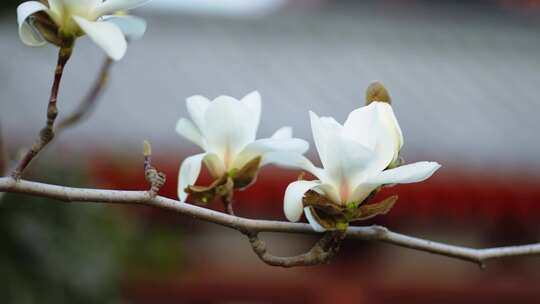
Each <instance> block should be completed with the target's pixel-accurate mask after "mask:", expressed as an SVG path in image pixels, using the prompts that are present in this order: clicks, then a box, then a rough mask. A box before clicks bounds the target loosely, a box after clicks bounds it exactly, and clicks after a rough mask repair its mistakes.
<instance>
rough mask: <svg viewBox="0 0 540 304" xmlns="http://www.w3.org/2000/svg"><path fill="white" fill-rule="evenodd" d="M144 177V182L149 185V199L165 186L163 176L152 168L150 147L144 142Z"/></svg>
mask: <svg viewBox="0 0 540 304" xmlns="http://www.w3.org/2000/svg"><path fill="white" fill-rule="evenodd" d="M143 155H144V176H145V178H146V181H147V182H148V183H149V184H150V190H148V192H149V194H150V196H151V197H156V195H157V194H158V192H159V190H160V189H161V187H163V185H165V181H166V177H165V174H164V173H162V172H159V171H158V170H157V169H156V168H154V167H153V166H152V146H151V145H150V143H149V142H148V141H146V140H145V141H144V149H143Z"/></svg>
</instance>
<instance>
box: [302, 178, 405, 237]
mask: <svg viewBox="0 0 540 304" xmlns="http://www.w3.org/2000/svg"><path fill="white" fill-rule="evenodd" d="M378 191H379V188H378V189H376V190H374V191H373V192H372V194H370V195H369V196H368V197H367V198H366V199H364V200H363V201H362V202H359V203H351V204H348V205H341V204H337V203H335V202H333V201H332V200H330V199H329V198H327V197H326V196H325V195H323V194H320V193H318V192H316V191H308V192H307V193H306V194H305V195H304V198H303V203H304V207H309V208H310V210H311V214H312V215H313V216H314V217H315V219H316V220H317V222H318V223H319V224H320V225H321V226H322V227H324V228H325V229H328V230H346V229H347V226H348V225H349V223H350V222H355V221H361V220H367V219H370V218H372V217H375V216H377V215H381V214H386V213H388V212H389V211H390V210H391V209H392V208H393V207H394V204H395V203H396V202H397V200H398V196H397V195H394V196H391V197H388V198H386V199H384V200H382V201H380V202H378V203H371V204H370V203H369V201H370V200H371V199H372V198H373V197H374V196H375V194H376V193H377V192H378Z"/></svg>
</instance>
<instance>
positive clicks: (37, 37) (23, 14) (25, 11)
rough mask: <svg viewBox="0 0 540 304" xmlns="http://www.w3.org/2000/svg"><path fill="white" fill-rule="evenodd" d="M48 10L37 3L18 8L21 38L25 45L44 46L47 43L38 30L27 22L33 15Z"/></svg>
mask: <svg viewBox="0 0 540 304" xmlns="http://www.w3.org/2000/svg"><path fill="white" fill-rule="evenodd" d="M47 10H48V8H47V7H46V6H45V5H43V4H42V3H40V2H37V1H28V2H24V3H22V4H21V5H19V6H18V7H17V23H18V24H19V37H20V38H21V41H22V42H23V43H24V44H26V45H28V46H43V45H45V44H46V43H47V42H46V41H45V39H43V37H42V36H41V34H40V33H39V32H38V30H37V29H36V28H34V27H33V26H32V25H30V23H28V22H26V21H27V19H28V17H30V16H31V15H33V14H35V13H37V12H40V11H47Z"/></svg>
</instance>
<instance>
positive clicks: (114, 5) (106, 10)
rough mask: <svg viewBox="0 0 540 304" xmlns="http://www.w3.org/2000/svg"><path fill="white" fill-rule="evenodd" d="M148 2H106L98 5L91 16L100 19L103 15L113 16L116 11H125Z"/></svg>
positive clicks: (139, 0)
mask: <svg viewBox="0 0 540 304" xmlns="http://www.w3.org/2000/svg"><path fill="white" fill-rule="evenodd" d="M149 1H150V0H107V1H105V2H103V3H102V4H100V5H98V6H97V7H96V8H95V9H94V11H93V12H92V15H93V16H94V17H100V16H103V15H110V14H114V13H116V12H117V11H125V10H129V9H133V8H136V7H138V6H141V5H144V4H145V3H147V2H149Z"/></svg>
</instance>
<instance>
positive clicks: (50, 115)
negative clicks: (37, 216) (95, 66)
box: [11, 45, 72, 179]
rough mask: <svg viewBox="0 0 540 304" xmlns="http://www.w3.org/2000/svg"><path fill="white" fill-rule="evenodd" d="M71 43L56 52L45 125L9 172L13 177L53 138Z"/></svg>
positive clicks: (18, 176)
mask: <svg viewBox="0 0 540 304" xmlns="http://www.w3.org/2000/svg"><path fill="white" fill-rule="evenodd" d="M71 52H72V45H70V46H67V47H61V48H60V50H59V52H58V62H57V64H56V70H55V72H54V81H53V84H52V88H51V96H50V98H49V104H48V106H47V122H46V123H45V127H43V129H41V132H40V133H39V138H38V139H37V141H36V142H35V143H34V144H33V145H32V148H30V150H29V151H28V152H26V154H25V155H24V156H23V158H22V159H21V161H20V162H19V163H18V165H17V167H16V168H15V170H13V172H12V173H11V176H12V177H13V178H15V179H19V178H20V177H21V176H22V174H23V172H24V170H25V169H26V167H28V165H29V164H30V162H31V161H32V160H33V159H34V157H36V155H38V153H39V152H41V150H43V148H45V146H47V144H48V143H49V142H50V141H51V140H53V138H54V122H55V120H56V117H57V116H58V107H57V105H56V103H57V100H58V91H59V89H60V82H61V80H62V75H63V74H64V68H65V66H66V63H67V62H68V60H69V58H70V57H71Z"/></svg>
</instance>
